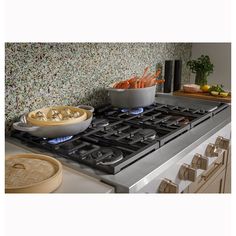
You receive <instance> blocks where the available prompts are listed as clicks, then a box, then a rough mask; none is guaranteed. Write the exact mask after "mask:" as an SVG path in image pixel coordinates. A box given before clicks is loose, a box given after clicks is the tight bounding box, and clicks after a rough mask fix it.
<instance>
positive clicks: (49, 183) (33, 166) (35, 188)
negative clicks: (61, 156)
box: [5, 153, 62, 193]
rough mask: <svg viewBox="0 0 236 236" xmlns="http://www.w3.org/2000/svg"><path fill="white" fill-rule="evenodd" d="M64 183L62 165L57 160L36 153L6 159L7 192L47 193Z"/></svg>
mask: <svg viewBox="0 0 236 236" xmlns="http://www.w3.org/2000/svg"><path fill="white" fill-rule="evenodd" d="M61 181H62V165H61V163H60V162H59V161H57V160H56V159H54V158H52V157H49V156H46V155H41V154H34V153H23V154H16V155H11V156H8V157H6V161H5V190H6V192H9V193H10V192H11V193H47V192H52V191H54V190H55V189H56V188H57V187H58V186H59V185H60V184H61Z"/></svg>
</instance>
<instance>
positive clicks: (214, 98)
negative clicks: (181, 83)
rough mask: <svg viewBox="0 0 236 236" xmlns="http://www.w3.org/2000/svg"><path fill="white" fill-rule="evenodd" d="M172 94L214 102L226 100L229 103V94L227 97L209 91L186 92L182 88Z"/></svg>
mask: <svg viewBox="0 0 236 236" xmlns="http://www.w3.org/2000/svg"><path fill="white" fill-rule="evenodd" d="M173 95H175V96H183V97H191V98H196V99H204V100H211V101H216V102H226V103H231V96H227V97H220V96H212V95H210V94H209V93H203V92H199V93H186V92H184V91H183V90H179V91H175V92H173Z"/></svg>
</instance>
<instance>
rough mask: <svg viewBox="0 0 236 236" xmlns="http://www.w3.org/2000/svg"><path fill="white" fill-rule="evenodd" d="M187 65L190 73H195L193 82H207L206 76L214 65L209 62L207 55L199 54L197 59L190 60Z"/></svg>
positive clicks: (202, 83) (203, 83) (199, 83)
mask: <svg viewBox="0 0 236 236" xmlns="http://www.w3.org/2000/svg"><path fill="white" fill-rule="evenodd" d="M187 66H188V67H189V68H190V70H191V71H192V73H196V77H195V84H198V85H201V86H202V85H205V84H207V77H208V76H209V75H210V74H211V73H212V72H213V68H214V65H213V64H212V63H211V61H210V58H209V56H207V55H205V56H204V55H201V57H199V58H198V59H197V60H190V61H188V62H187Z"/></svg>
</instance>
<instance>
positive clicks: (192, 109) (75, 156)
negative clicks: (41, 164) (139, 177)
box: [11, 98, 228, 174]
mask: <svg viewBox="0 0 236 236" xmlns="http://www.w3.org/2000/svg"><path fill="white" fill-rule="evenodd" d="M169 100H170V101H171V102H168V98H167V99H166V100H164V102H163V101H162V100H161V99H160V102H159V101H158V102H157V103H154V104H152V105H150V106H148V107H145V108H138V109H132V110H128V109H117V108H112V107H111V106H110V105H107V106H104V107H100V108H98V109H96V110H95V113H94V118H93V121H92V123H91V125H90V127H89V128H88V129H87V130H86V131H85V132H83V133H80V134H78V135H76V136H73V137H63V138H57V139H46V138H38V137H35V136H32V135H30V134H28V133H26V132H22V131H16V130H14V131H12V133H11V136H12V137H15V138H17V139H20V140H21V141H22V142H23V143H26V144H29V145H33V146H35V147H39V148H43V149H46V150H49V151H50V152H52V153H55V154H57V155H59V156H62V157H64V158H66V159H69V160H73V161H75V162H78V163H83V164H85V165H87V166H90V167H92V168H95V169H99V170H101V171H103V172H106V173H109V174H116V173H118V172H120V171H122V169H124V168H126V167H128V166H129V165H131V164H132V163H134V162H135V161H137V160H139V159H140V158H143V157H145V156H146V155H148V154H149V153H151V152H153V151H155V150H156V149H159V148H160V147H162V146H163V145H166V144H167V143H168V142H170V141H171V140H173V139H175V138H177V137H178V136H180V135H182V134H183V133H185V132H188V130H190V129H192V128H194V127H195V126H197V125H198V124H200V123H202V122H204V121H205V120H207V119H209V118H210V117H212V116H213V115H215V114H216V113H218V112H220V111H221V110H222V109H224V108H226V107H228V105H227V104H223V103H216V104H215V105H214V106H212V105H211V106H203V108H201V109H200V108H198V107H196V104H194V106H191V105H190V106H185V105H183V104H182V105H181V104H176V103H175V101H174V100H173V99H169ZM211 104H212V103H211ZM200 107H202V106H200Z"/></svg>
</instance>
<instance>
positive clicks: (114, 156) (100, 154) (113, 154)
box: [91, 148, 123, 165]
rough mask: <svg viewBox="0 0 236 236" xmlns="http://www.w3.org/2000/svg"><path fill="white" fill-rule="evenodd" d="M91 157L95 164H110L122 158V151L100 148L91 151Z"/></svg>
mask: <svg viewBox="0 0 236 236" xmlns="http://www.w3.org/2000/svg"><path fill="white" fill-rule="evenodd" d="M91 157H92V158H93V159H94V160H95V162H96V163H97V164H101V165H112V164H115V163H117V162H118V161H120V160H122V159H123V153H122V152H121V151H120V150H117V149H114V148H100V149H99V150H97V151H95V152H93V153H92V154H91Z"/></svg>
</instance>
